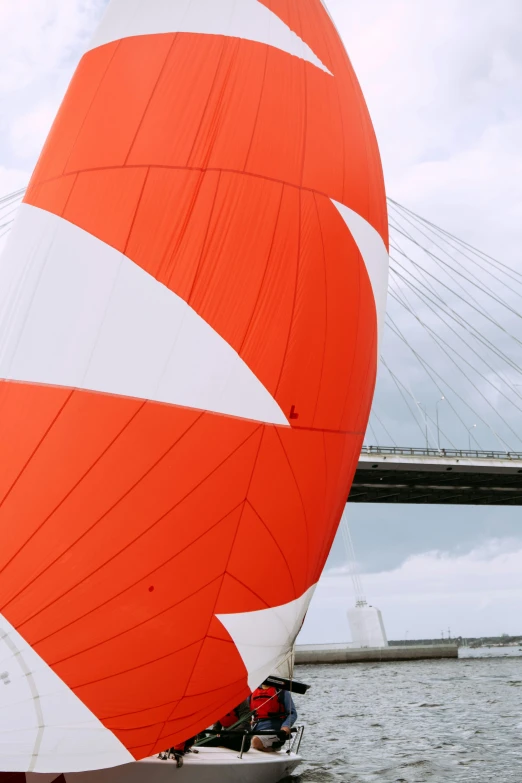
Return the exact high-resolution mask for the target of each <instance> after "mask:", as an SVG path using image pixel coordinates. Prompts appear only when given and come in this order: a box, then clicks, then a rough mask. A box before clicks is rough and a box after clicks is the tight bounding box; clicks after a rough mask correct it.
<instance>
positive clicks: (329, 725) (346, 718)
mask: <svg viewBox="0 0 522 783" xmlns="http://www.w3.org/2000/svg"><path fill="white" fill-rule="evenodd" d="M295 677H296V679H300V680H302V681H304V682H308V683H310V684H311V685H312V686H313V687H312V688H311V689H310V691H309V692H308V694H307V695H306V696H300V697H297V700H296V701H297V708H298V711H299V722H304V723H305V725H306V732H305V738H304V740H303V745H302V748H301V751H302V754H303V756H304V757H305V759H306V762H305V764H304V765H303V766H302V767H301V768H300V769H299V773H300V774H298V775H297V777H294V778H292V779H291V780H292V783H297V782H298V781H299V782H300V783H335V782H336V781H347V782H348V783H358V782H360V783H363V782H364V783H366V782H367V781H379V783H388V781H392V782H393V783H399V782H400V783H424V782H425V781H430V782H431V781H433V782H434V783H435V781H444V783H460V781H466V783H475V781H476V782H477V783H491V782H492V781H495V782H498V783H520V781H521V780H522V658H520V657H518V658H517V657H503V658H482V659H477V658H470V659H463V660H443V661H415V662H411V663H409V662H403V663H396V664H395V663H381V664H373V663H368V664H345V665H341V664H339V665H320V666H299V667H296V672H295Z"/></svg>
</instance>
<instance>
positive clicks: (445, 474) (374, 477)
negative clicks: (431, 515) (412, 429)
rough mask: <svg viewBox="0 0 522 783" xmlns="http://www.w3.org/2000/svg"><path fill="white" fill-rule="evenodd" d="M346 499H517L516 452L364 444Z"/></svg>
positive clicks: (520, 496) (521, 500) (520, 480)
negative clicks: (385, 446)
mask: <svg viewBox="0 0 522 783" xmlns="http://www.w3.org/2000/svg"><path fill="white" fill-rule="evenodd" d="M348 500H349V502H350V503H411V504H413V503H432V504H439V503H440V504H463V505H490V506H519V505H522V453H520V452H500V451H454V450H448V449H441V450H440V451H438V450H435V449H409V448H399V447H389V448H379V447H375V446H365V447H364V448H363V451H362V453H361V457H360V459H359V464H358V466H357V471H356V473H355V478H354V481H353V485H352V490H351V492H350V496H349V498H348Z"/></svg>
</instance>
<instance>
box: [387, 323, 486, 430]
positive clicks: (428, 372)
mask: <svg viewBox="0 0 522 783" xmlns="http://www.w3.org/2000/svg"><path fill="white" fill-rule="evenodd" d="M386 325H387V327H388V328H389V329H390V330H391V331H392V332H393V333H394V334H395V335H396V336H397V337H399V339H401V340H402V341H403V342H404V343H405V345H406V346H407V347H408V348H409V349H410V351H411V352H412V353H413V355H414V356H415V358H416V359H417V361H418V362H419V364H420V365H421V367H422V368H423V370H424V372H425V373H426V375H427V376H428V378H429V379H430V380H431V382H432V383H433V385H434V386H435V388H436V389H437V390H438V391H439V393H440V394H441V395H442V394H443V389H442V388H441V387H440V386H439V384H438V382H437V381H436V380H435V378H434V377H433V375H432V374H431V373H432V372H433V373H434V375H436V376H437V377H438V378H439V379H440V380H441V381H442V382H443V383H446V382H445V380H444V378H442V376H441V375H440V374H439V373H438V372H437V371H436V370H435V369H434V368H433V367H431V365H429V364H428V363H427V362H425V361H424V360H423V359H422V357H421V356H420V355H419V354H418V353H417V351H415V349H414V348H413V347H412V346H411V345H410V344H409V343H408V341H407V340H406V339H405V337H404V336H403V335H402V333H401V332H400V330H398V332H394V330H393V328H392V326H391V324H390V323H387V324H386ZM447 389H450V391H452V392H453V393H454V394H455V395H456V397H458V398H459V399H460V400H461V402H463V403H464V404H465V405H466V407H468V408H470V406H469V405H468V403H467V402H466V400H464V399H463V398H462V397H461V396H460V394H458V392H455V390H454V389H453V388H452V387H451V386H449V384H446V388H445V389H444V392H445V393H444V396H445V397H446V399H447V401H448V405H449V406H450V408H451V410H452V411H453V413H454V414H455V416H456V417H457V419H458V420H459V421H460V423H461V424H462V426H463V427H464V429H466V430H467V429H468V425H467V423H466V422H465V421H464V420H463V419H462V417H461V416H460V414H459V413H458V411H457V409H456V408H455V407H454V405H453V403H452V402H451V400H450V399H448V397H447ZM470 410H472V412H473V413H474V411H473V409H472V408H470ZM479 418H480V417H479Z"/></svg>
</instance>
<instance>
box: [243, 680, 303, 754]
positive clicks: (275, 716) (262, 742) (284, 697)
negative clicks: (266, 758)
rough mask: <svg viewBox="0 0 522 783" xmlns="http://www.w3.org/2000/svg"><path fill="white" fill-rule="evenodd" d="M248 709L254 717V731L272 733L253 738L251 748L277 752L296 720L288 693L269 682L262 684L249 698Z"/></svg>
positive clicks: (294, 710) (292, 703)
mask: <svg viewBox="0 0 522 783" xmlns="http://www.w3.org/2000/svg"><path fill="white" fill-rule="evenodd" d="M250 709H251V710H252V711H253V712H254V715H255V719H256V723H255V730H256V731H270V730H272V731H273V732H274V734H270V735H267V734H264V735H261V736H256V737H254V738H253V740H252V747H253V748H255V749H256V750H261V751H275V750H279V749H280V748H281V747H282V746H283V745H284V744H285V742H286V740H287V739H288V737H289V736H290V732H291V730H292V726H293V725H294V723H295V722H296V720H297V710H296V708H295V704H294V700H293V699H292V694H291V693H290V691H286V690H278V689H277V688H275V687H274V685H272V684H271V683H270V682H264V683H263V684H262V685H261V686H260V687H259V688H257V689H256V690H255V691H254V692H253V694H252V696H251V697H250ZM285 735H286V736H285Z"/></svg>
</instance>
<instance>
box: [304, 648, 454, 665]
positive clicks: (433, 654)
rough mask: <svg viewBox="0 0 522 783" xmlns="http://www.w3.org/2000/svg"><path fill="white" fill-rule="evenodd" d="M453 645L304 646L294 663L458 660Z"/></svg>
mask: <svg viewBox="0 0 522 783" xmlns="http://www.w3.org/2000/svg"><path fill="white" fill-rule="evenodd" d="M458 657H459V656H458V647H457V645H456V644H416V645H410V646H406V645H401V646H400V647H348V646H346V645H342V644H318V645H311V644H305V645H301V646H299V645H298V646H297V647H296V648H295V662H296V663H366V662H369V661H377V662H383V663H384V662H386V661H423V660H428V659H436V658H458Z"/></svg>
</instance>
